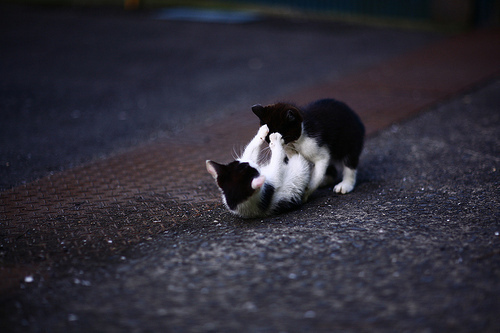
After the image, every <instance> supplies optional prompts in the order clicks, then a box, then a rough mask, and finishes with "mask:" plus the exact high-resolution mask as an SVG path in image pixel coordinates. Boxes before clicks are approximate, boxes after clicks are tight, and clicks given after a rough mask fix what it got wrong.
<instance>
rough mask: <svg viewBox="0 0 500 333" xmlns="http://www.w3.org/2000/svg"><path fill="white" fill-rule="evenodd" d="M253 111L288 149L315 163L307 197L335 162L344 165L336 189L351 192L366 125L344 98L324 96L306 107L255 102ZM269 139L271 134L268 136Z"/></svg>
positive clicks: (341, 191)
mask: <svg viewBox="0 0 500 333" xmlns="http://www.w3.org/2000/svg"><path fill="white" fill-rule="evenodd" d="M252 111H253V112H254V113H255V114H256V115H257V116H258V117H259V119H260V125H261V126H262V125H264V124H266V125H267V126H268V127H269V132H270V133H273V132H278V133H281V135H282V136H283V139H284V140H285V143H286V144H287V146H288V149H287V153H293V151H296V152H299V153H301V154H302V155H303V156H304V157H305V158H306V159H308V160H309V161H311V162H312V163H313V165H314V169H313V175H312V177H311V181H310V183H309V186H308V193H307V195H306V197H307V196H308V195H309V194H311V193H312V192H313V191H314V190H315V189H316V188H318V186H320V184H321V183H322V182H323V181H324V176H325V174H326V173H327V169H328V170H335V168H331V167H332V166H335V164H341V165H342V166H343V180H342V182H341V183H340V184H338V185H337V186H335V189H334V190H335V192H337V193H348V192H350V191H352V189H353V188H354V184H355V181H356V169H357V167H358V164H359V156H360V154H361V151H362V149H363V141H364V137H365V128H364V125H363V123H362V122H361V120H360V118H359V117H358V116H357V115H356V113H354V111H353V110H351V108H349V107H348V106H347V105H346V104H344V103H343V102H340V101H337V100H335V99H322V100H318V101H316V102H313V103H311V104H309V105H308V106H306V107H304V108H298V107H297V106H295V105H293V104H289V103H276V104H272V105H268V106H262V105H254V106H253V107H252ZM266 140H268V138H266Z"/></svg>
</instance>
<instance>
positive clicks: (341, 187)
mask: <svg viewBox="0 0 500 333" xmlns="http://www.w3.org/2000/svg"><path fill="white" fill-rule="evenodd" d="M353 189H354V183H352V182H349V181H345V180H344V181H342V182H340V183H338V184H337V185H335V187H334V188H333V191H334V192H335V193H342V194H347V193H349V192H351V191H352V190H353Z"/></svg>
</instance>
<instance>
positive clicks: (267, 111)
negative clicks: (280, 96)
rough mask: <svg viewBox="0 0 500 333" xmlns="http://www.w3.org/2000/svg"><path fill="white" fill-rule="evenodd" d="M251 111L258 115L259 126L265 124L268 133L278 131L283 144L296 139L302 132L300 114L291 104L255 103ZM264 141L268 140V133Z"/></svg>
mask: <svg viewBox="0 0 500 333" xmlns="http://www.w3.org/2000/svg"><path fill="white" fill-rule="evenodd" d="M252 111H253V113H255V115H257V117H259V119H260V126H262V125H264V124H266V125H267V126H268V127H269V133H275V132H278V133H280V134H281V136H282V137H283V140H285V144H286V143H289V142H292V141H295V140H297V139H298V138H299V137H300V135H301V134H302V114H301V112H300V110H299V109H298V108H297V107H296V106H294V105H292V104H286V103H276V104H271V105H267V106H262V105H260V104H257V105H254V106H252ZM266 141H267V142H269V135H268V136H267V137H266Z"/></svg>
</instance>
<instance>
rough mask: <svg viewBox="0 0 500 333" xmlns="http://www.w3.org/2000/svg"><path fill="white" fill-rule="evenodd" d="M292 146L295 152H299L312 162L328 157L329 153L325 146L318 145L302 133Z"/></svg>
mask: <svg viewBox="0 0 500 333" xmlns="http://www.w3.org/2000/svg"><path fill="white" fill-rule="evenodd" d="M294 146H295V150H296V151H297V152H299V153H301V154H302V156H304V157H305V158H306V159H307V160H309V161H311V162H313V163H316V162H318V161H320V160H325V159H327V160H329V159H330V153H329V151H328V149H327V148H326V147H321V146H319V145H318V143H317V141H316V140H315V139H313V138H310V137H308V136H305V135H304V134H302V136H301V137H300V138H299V140H297V142H296V143H295V144H294Z"/></svg>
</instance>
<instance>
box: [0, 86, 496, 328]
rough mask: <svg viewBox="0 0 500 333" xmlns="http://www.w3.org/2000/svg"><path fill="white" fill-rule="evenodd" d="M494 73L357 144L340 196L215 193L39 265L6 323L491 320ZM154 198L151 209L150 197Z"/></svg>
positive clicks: (267, 324) (484, 324) (146, 212)
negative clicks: (270, 206)
mask: <svg viewBox="0 0 500 333" xmlns="http://www.w3.org/2000/svg"><path fill="white" fill-rule="evenodd" d="M499 90H500V81H495V82H492V83H490V84H488V85H487V86H486V87H483V88H481V89H479V90H478V91H476V92H473V93H471V94H469V95H465V96H460V97H459V98H456V99H454V100H452V101H449V102H447V103H444V104H442V105H440V106H438V107H436V108H434V109H432V110H430V111H429V112H427V113H425V114H423V115H421V116H419V117H417V118H416V119H413V120H410V121H408V122H405V123H403V124H401V125H399V126H394V127H392V128H390V129H388V130H386V131H384V132H382V133H380V134H379V135H377V136H376V137H373V138H371V139H370V140H369V141H368V142H367V143H366V149H365V151H364V154H363V158H362V163H361V166H360V176H359V184H358V186H357V188H356V189H355V191H354V192H353V193H351V194H349V195H345V196H341V195H335V194H333V193H332V192H331V188H329V189H328V188H327V189H322V190H320V191H318V193H317V194H316V195H315V196H314V197H313V198H312V200H311V202H310V203H308V204H306V205H304V206H303V208H301V209H300V210H298V211H295V212H291V213H288V214H284V215H281V216H278V217H273V218H267V219H257V220H241V219H239V218H235V217H233V216H231V215H230V214H229V213H227V212H226V211H225V210H224V209H223V208H222V207H221V205H220V204H199V205H195V206H193V207H189V209H186V207H182V206H179V207H170V209H169V210H168V214H167V210H163V209H158V207H159V204H155V202H157V201H158V200H157V198H154V197H151V198H144V203H143V206H142V207H144V209H143V210H142V211H136V212H135V213H132V212H131V213H130V214H128V215H127V218H128V219H132V220H133V219H137V220H151V221H157V223H161V221H163V220H164V221H168V220H169V219H170V218H171V216H172V214H174V215H175V214H177V218H176V221H177V223H176V224H175V225H173V226H170V227H168V228H166V230H165V231H164V232H163V233H162V235H160V236H156V237H153V238H152V239H151V240H150V241H149V242H145V243H141V244H139V245H137V246H134V247H131V248H129V249H128V250H126V251H125V252H122V253H120V254H119V255H118V256H111V257H106V258H101V259H100V260H85V259H81V258H80V259H78V260H76V259H75V260H76V261H75V262H73V263H71V264H67V263H66V264H64V263H63V264H61V265H60V266H55V267H52V268H51V270H50V271H40V274H37V275H34V276H33V277H32V278H33V281H31V279H28V280H27V281H25V282H24V283H22V285H21V287H22V288H23V289H22V293H20V295H18V296H16V297H12V298H11V300H10V301H9V300H7V301H6V302H4V307H3V309H4V310H5V311H6V314H7V316H4V318H2V322H4V323H8V327H9V328H11V329H12V330H14V331H32V332H37V331H75V332H88V331H96V330H101V331H109V332H120V331H137V332H141V331H177V332H187V331H214V332H215V331H217V332H220V331H236V330H244V331H248V332H277V331H290V332H299V331H300V332H304V331H325V332H326V331H329V332H331V331H336V330H345V331H371V332H373V331H417V332H423V331H426V332H427V331H432V332H441V331H464V332H473V331H474V332H497V331H498V328H499V327H500V320H499V318H498V311H499V309H500V283H499V282H498V281H499V280H500V236H499V233H500V223H499V221H500V210H499V197H500V196H499V194H500V193H499V185H500V184H499V182H500V176H499V172H498V165H499V162H500V157H499V156H500V151H499V147H500V142H499V138H500V114H499V113H498V105H500V95H499V94H498V91H499ZM155 208H156V209H155Z"/></svg>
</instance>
